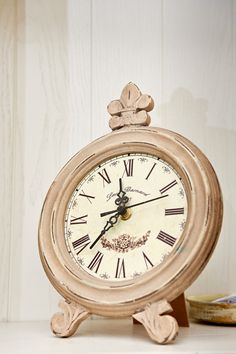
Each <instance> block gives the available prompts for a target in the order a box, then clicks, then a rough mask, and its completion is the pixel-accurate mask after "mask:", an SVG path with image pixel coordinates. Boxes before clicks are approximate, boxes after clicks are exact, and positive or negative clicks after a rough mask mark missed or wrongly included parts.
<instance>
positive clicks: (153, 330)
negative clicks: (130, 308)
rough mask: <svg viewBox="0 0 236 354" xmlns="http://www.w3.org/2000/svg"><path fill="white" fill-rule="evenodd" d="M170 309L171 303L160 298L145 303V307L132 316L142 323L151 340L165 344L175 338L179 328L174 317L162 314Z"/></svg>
mask: <svg viewBox="0 0 236 354" xmlns="http://www.w3.org/2000/svg"><path fill="white" fill-rule="evenodd" d="M171 311H172V307H171V305H170V304H169V303H168V302H167V301H166V300H161V301H158V302H155V303H153V304H147V305H146V307H145V309H144V310H143V311H141V312H138V313H135V314H134V315H133V318H135V319H136V320H137V321H139V322H141V323H142V324H143V326H144V327H145V329H146V331H147V333H148V335H149V337H150V338H151V339H152V340H154V341H155V342H157V343H159V344H167V343H170V342H171V341H173V340H174V339H175V338H176V336H177V334H178V330H179V326H178V323H177V321H176V319H175V318H174V317H172V316H169V315H163V314H166V313H169V312H171ZM161 315H163V316H161Z"/></svg>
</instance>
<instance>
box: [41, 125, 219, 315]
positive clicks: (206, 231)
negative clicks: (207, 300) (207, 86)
mask: <svg viewBox="0 0 236 354" xmlns="http://www.w3.org/2000/svg"><path fill="white" fill-rule="evenodd" d="M130 152H143V153H150V154H152V155H157V156H159V157H160V158H161V159H163V160H164V161H166V162H168V163H169V164H171V165H172V166H173V167H174V169H175V170H176V172H177V173H178V174H179V175H180V176H181V177H182V179H183V184H184V187H185V192H186V195H187V200H188V218H187V222H186V227H185V229H184V232H183V235H182V236H181V240H180V241H178V245H179V246H180V245H181V247H178V249H176V252H171V254H170V255H169V257H168V259H167V260H166V261H165V262H163V264H161V266H158V267H155V268H153V269H152V270H150V271H149V272H147V273H145V274H144V275H142V276H140V277H138V278H137V279H133V280H128V281H119V284H117V283H115V282H114V281H107V280H102V279H98V278H95V277H93V276H91V275H90V274H89V273H87V272H85V271H84V270H82V269H79V268H78V265H76V264H75V262H74V261H73V260H72V258H71V257H70V255H69V254H68V250H67V248H66V245H65V240H64V215H65V209H66V207H67V204H68V200H69V198H70V197H71V195H72V193H73V191H74V189H75V188H76V185H77V184H78V181H80V180H82V178H84V176H85V175H86V174H87V173H88V172H89V171H90V170H91V169H92V168H93V167H94V166H96V165H98V164H99V163H101V162H102V161H105V160H107V159H110V158H112V157H114V156H117V155H121V154H125V153H130ZM199 205H201V208H200V210H199V209H198V208H199ZM222 210H223V206H222V197H221V191H220V187H219V183H218V180H217V177H216V174H215V172H214V170H213V168H212V166H211V164H210V162H209V161H208V159H207V158H206V157H205V155H204V154H203V153H202V152H201V151H200V150H199V149H198V148H197V147H196V146H195V145H193V144H192V143H191V142H190V141H189V140H187V139H185V138H184V137H182V136H180V135H179V134H176V133H173V132H171V131H168V130H166V129H160V128H153V127H146V128H144V127H134V126H132V127H125V128H122V129H120V130H119V131H116V132H112V133H110V134H108V135H106V136H104V137H102V138H100V139H98V140H96V141H95V142H93V143H91V144H89V145H88V146H87V147H85V148H84V149H82V150H81V151H80V152H79V153H77V154H76V155H75V156H74V157H73V158H72V159H71V160H70V161H69V162H68V163H67V164H66V165H65V167H64V168H63V169H62V170H61V172H60V173H59V174H58V176H57V177H56V179H55V181H54V182H53V184H52V186H51V188H50V190H49V192H48V195H47V197H46V200H45V203H44V206H43V210H42V214H41V220H40V226H39V250H40V256H41V260H42V263H43V266H44V269H45V271H46V274H47V276H48V278H49V279H50V281H51V283H52V284H53V285H54V287H55V288H56V289H57V291H58V292H59V293H61V295H62V296H63V297H65V298H67V299H69V300H72V301H74V302H77V303H79V304H81V305H83V306H84V307H85V308H86V309H88V311H89V312H92V313H96V314H99V315H106V316H127V315H130V314H133V313H134V312H135V311H137V310H139V309H141V308H142V307H143V306H144V304H146V303H148V302H154V301H158V300H160V299H163V298H165V299H167V300H168V301H172V300H174V299H175V298H176V297H177V296H178V295H180V294H181V293H182V292H183V291H184V290H185V289H186V288H187V287H188V286H189V285H190V284H191V283H192V282H193V280H194V279H195V278H196V277H197V276H198V275H199V273H200V272H201V270H202V269H203V267H204V266H205V264H206V263H207V261H208V259H209V257H210V254H211V253H212V251H213V249H214V246H215V244H216V241H217V238H218V235H219V231H220V227H221V222H222ZM114 283H115V284H114Z"/></svg>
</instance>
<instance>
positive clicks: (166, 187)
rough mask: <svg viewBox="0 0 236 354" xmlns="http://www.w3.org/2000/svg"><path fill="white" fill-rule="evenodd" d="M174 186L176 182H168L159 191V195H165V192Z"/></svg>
mask: <svg viewBox="0 0 236 354" xmlns="http://www.w3.org/2000/svg"><path fill="white" fill-rule="evenodd" d="M176 184H177V181H176V180H174V181H172V182H170V183H169V184H167V186H165V187H163V188H162V189H160V193H161V194H163V193H165V192H166V191H168V189H170V188H172V187H174V186H175V185H176Z"/></svg>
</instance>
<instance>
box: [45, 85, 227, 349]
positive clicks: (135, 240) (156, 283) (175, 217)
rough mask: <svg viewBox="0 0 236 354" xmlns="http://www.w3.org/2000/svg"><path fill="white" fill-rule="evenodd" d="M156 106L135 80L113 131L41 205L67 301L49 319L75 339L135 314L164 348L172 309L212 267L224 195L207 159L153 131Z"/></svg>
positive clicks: (52, 269)
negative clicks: (97, 320)
mask: <svg viewBox="0 0 236 354" xmlns="http://www.w3.org/2000/svg"><path fill="white" fill-rule="evenodd" d="M153 105H154V104H153V100H152V98H151V97H150V96H149V95H143V94H142V93H141V92H140V90H139V89H138V87H137V86H136V85H134V84H133V83H129V84H128V85H126V86H125V88H124V89H123V91H122V94H121V97H120V99H119V100H115V101H112V102H111V103H110V104H109V105H108V112H109V113H110V115H111V117H110V121H109V125H110V127H111V129H112V132H111V133H110V134H108V135H105V136H103V137H101V138H100V139H98V140H96V141H94V142H92V143H91V144H89V145H88V146H86V147H85V148H84V149H82V150H81V151H80V152H78V153H77V154H76V155H75V156H74V157H73V158H72V159H71V160H70V161H69V162H68V163H67V164H66V165H65V166H64V168H63V169H62V170H61V171H60V173H59V174H58V176H57V177H56V179H55V181H54V182H53V184H52V186H51V188H50V190H49V192H48V194H47V197H46V200H45V202H44V205H43V209H42V213H41V219H40V225H39V252H40V257H41V261H42V264H43V267H44V269H45V272H46V274H47V276H48V278H49V280H50V282H51V283H52V285H53V286H54V287H55V288H56V290H57V291H58V292H59V293H60V294H61V296H62V298H63V300H61V302H60V307H61V309H62V312H60V313H57V314H55V315H54V316H53V317H52V320H51V328H52V331H53V333H55V334H56V335H57V336H60V337H68V336H70V335H72V334H74V333H75V331H76V330H77V328H78V326H79V324H80V323H81V322H82V321H83V320H85V319H86V318H87V317H88V316H90V315H91V314H97V315H102V316H110V317H115V318H117V317H124V316H133V318H135V319H136V320H137V321H139V322H141V323H142V324H143V325H144V327H145V328H146V330H147V332H148V334H149V336H150V337H151V338H152V339H153V340H154V341H156V342H157V343H168V342H170V341H173V340H174V339H175V337H176V335H177V333H178V323H177V321H176V319H175V318H174V317H172V316H171V315H166V313H169V312H170V311H171V305H170V302H173V301H174V300H175V299H176V298H178V297H179V296H181V294H183V292H184V291H185V289H186V288H187V287H188V286H189V285H190V284H191V283H192V282H193V281H194V280H195V279H196V277H197V276H198V275H199V274H200V272H201V271H202V269H203V268H204V266H205V265H206V263H207V261H208V259H209V257H210V255H211V253H212V251H213V249H214V246H215V244H216V241H217V238H218V235H219V232H220V228H221V223H222V213H223V212H222V210H223V207H222V197H221V191H220V187H219V183H218V180H217V177H216V174H215V172H214V170H213V168H212V166H211V164H210V162H209V160H208V159H207V158H206V156H205V155H204V154H203V153H202V152H201V151H200V150H199V149H198V148H197V147H196V146H195V145H194V144H193V143H192V142H190V141H189V140H187V139H186V138H184V137H183V136H181V135H179V134H177V133H174V132H172V131H169V130H166V129H161V128H154V127H149V124H150V116H149V114H148V113H147V112H149V111H150V110H152V108H153Z"/></svg>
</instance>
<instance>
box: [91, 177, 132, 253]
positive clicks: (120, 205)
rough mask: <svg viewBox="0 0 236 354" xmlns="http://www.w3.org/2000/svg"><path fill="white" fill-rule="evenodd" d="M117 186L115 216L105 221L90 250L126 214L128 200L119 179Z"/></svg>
mask: <svg viewBox="0 0 236 354" xmlns="http://www.w3.org/2000/svg"><path fill="white" fill-rule="evenodd" d="M119 186H120V190H119V193H117V196H118V198H116V200H115V203H116V205H117V209H116V210H115V211H116V214H115V215H112V216H111V217H110V218H109V219H108V220H107V222H106V225H105V226H104V228H103V229H102V231H101V232H100V235H99V236H98V237H97V238H96V239H95V240H94V241H93V243H92V244H91V246H90V249H91V248H93V247H94V246H95V244H96V243H97V242H98V241H99V240H100V238H101V237H102V236H103V235H104V234H105V233H106V232H107V231H108V230H110V229H111V228H112V227H113V226H114V225H115V224H116V223H117V221H118V218H119V216H120V215H123V214H124V213H125V212H126V203H128V201H129V198H128V197H127V196H126V192H125V191H123V188H122V179H121V178H119Z"/></svg>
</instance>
